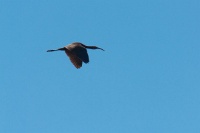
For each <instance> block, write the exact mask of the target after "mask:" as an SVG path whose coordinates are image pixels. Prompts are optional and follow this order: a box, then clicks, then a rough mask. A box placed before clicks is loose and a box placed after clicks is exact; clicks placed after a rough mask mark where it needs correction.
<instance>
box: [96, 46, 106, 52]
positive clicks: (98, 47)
mask: <svg viewBox="0 0 200 133" xmlns="http://www.w3.org/2000/svg"><path fill="white" fill-rule="evenodd" d="M97 49H101V50H103V51H105V50H104V49H102V48H99V47H97Z"/></svg>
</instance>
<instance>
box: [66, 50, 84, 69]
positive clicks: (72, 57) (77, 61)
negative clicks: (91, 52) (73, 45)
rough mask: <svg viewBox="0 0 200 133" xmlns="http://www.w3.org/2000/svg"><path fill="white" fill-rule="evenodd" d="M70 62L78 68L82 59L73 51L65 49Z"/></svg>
mask: <svg viewBox="0 0 200 133" xmlns="http://www.w3.org/2000/svg"><path fill="white" fill-rule="evenodd" d="M65 53H66V54H67V56H68V57H69V59H70V61H71V62H72V64H73V65H74V66H75V67H76V68H77V69H78V68H81V66H82V61H81V60H80V59H79V58H78V57H77V56H76V55H75V54H73V53H71V52H68V51H65Z"/></svg>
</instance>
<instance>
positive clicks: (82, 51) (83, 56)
mask: <svg viewBox="0 0 200 133" xmlns="http://www.w3.org/2000/svg"><path fill="white" fill-rule="evenodd" d="M66 48H67V49H68V50H70V51H71V52H72V53H74V54H75V55H77V57H78V58H79V59H80V60H82V61H83V62H84V63H88V62H89V56H88V53H87V50H86V48H84V47H83V46H82V45H81V43H73V44H71V45H69V46H67V47H66Z"/></svg>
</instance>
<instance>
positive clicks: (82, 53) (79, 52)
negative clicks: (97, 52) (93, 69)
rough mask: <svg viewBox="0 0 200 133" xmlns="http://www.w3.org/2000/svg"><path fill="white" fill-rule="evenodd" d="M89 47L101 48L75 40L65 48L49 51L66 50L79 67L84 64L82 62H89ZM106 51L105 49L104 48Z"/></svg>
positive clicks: (73, 62)
mask: <svg viewBox="0 0 200 133" xmlns="http://www.w3.org/2000/svg"><path fill="white" fill-rule="evenodd" d="M87 48H88V49H101V50H103V49H102V48H99V47H96V46H86V45H84V44H82V43H80V42H74V43H71V44H69V45H67V46H65V47H63V48H58V49H55V50H47V52H53V51H65V53H66V54H67V56H68V57H69V59H70V61H71V62H72V64H73V65H74V66H75V67H76V68H77V69H78V68H80V67H81V66H82V62H84V63H88V62H89V56H88V53H87ZM103 51H104V50H103Z"/></svg>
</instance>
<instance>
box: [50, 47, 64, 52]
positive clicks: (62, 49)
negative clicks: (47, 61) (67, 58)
mask: <svg viewBox="0 0 200 133" xmlns="http://www.w3.org/2000/svg"><path fill="white" fill-rule="evenodd" d="M59 50H65V47H64V48H59V49H52V50H47V52H54V51H59Z"/></svg>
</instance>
